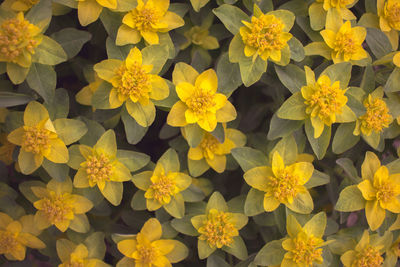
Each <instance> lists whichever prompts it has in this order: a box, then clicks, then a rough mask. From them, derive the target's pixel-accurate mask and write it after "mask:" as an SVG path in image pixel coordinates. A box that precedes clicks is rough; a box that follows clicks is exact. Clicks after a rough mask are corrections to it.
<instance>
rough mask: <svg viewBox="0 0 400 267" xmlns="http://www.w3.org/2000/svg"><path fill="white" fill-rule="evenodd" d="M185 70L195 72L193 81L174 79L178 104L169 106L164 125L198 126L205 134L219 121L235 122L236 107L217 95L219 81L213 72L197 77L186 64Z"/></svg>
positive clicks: (220, 95) (221, 95)
mask: <svg viewBox="0 0 400 267" xmlns="http://www.w3.org/2000/svg"><path fill="white" fill-rule="evenodd" d="M185 68H188V69H190V71H191V72H194V73H195V75H194V77H195V78H194V77H193V78H194V79H193V81H191V82H189V81H186V80H180V79H174V84H175V86H176V92H177V94H178V97H179V98H180V101H178V102H177V103H175V104H174V105H173V106H172V108H171V111H170V112H169V114H168V118H167V123H168V124H169V125H171V126H174V127H184V126H186V125H188V124H193V123H197V124H198V125H199V126H200V127H201V128H202V129H204V130H205V131H207V132H212V131H213V130H214V129H215V127H217V123H218V122H228V121H232V120H234V119H235V118H236V110H235V107H234V106H233V105H232V104H231V103H230V102H229V101H228V99H227V97H226V96H225V95H223V94H220V93H217V88H218V78H217V74H216V73H215V71H214V70H213V69H209V70H206V71H204V72H203V73H201V74H200V75H199V74H198V72H197V71H196V70H194V69H193V68H192V67H190V66H189V65H185ZM175 70H176V68H175ZM175 70H174V72H175Z"/></svg>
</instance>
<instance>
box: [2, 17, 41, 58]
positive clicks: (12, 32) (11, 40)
mask: <svg viewBox="0 0 400 267" xmlns="http://www.w3.org/2000/svg"><path fill="white" fill-rule="evenodd" d="M32 26H33V25H32V24H30V23H29V22H28V21H27V20H22V21H21V20H19V19H16V18H13V19H7V20H4V21H3V23H2V24H1V26H0V52H1V54H2V57H4V58H5V59H6V61H7V62H15V60H16V59H17V57H19V56H21V55H23V54H24V53H30V54H34V53H35V48H36V47H37V46H38V45H39V43H38V42H37V40H35V39H34V38H33V37H34V36H33V35H32V32H31V29H30V28H31V27H32ZM33 27H35V26H33Z"/></svg>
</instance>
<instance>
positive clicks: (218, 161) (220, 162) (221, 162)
mask: <svg viewBox="0 0 400 267" xmlns="http://www.w3.org/2000/svg"><path fill="white" fill-rule="evenodd" d="M206 161H207V163H208V165H210V167H211V168H212V169H213V170H214V171H216V172H218V173H223V172H224V171H225V167H226V156H220V155H215V156H214V158H213V159H208V158H206Z"/></svg>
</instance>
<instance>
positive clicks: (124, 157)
mask: <svg viewBox="0 0 400 267" xmlns="http://www.w3.org/2000/svg"><path fill="white" fill-rule="evenodd" d="M117 158H118V160H119V161H120V162H121V163H122V164H124V165H125V166H126V167H128V169H129V170H130V171H131V172H134V171H137V170H139V169H141V168H143V167H144V166H146V165H147V164H148V163H149V162H150V157H149V156H148V155H146V154H144V153H140V152H135V151H130V150H122V149H118V151H117Z"/></svg>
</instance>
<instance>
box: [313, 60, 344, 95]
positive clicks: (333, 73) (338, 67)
mask: <svg viewBox="0 0 400 267" xmlns="http://www.w3.org/2000/svg"><path fill="white" fill-rule="evenodd" d="M322 75H327V76H328V77H329V78H330V79H331V82H332V83H333V82H334V81H340V88H342V89H346V88H347V86H348V84H349V81H350V78H351V64H350V63H349V62H341V63H337V64H333V65H330V66H329V67H327V68H326V69H325V70H324V71H323V72H322V73H321V75H320V76H322Z"/></svg>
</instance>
